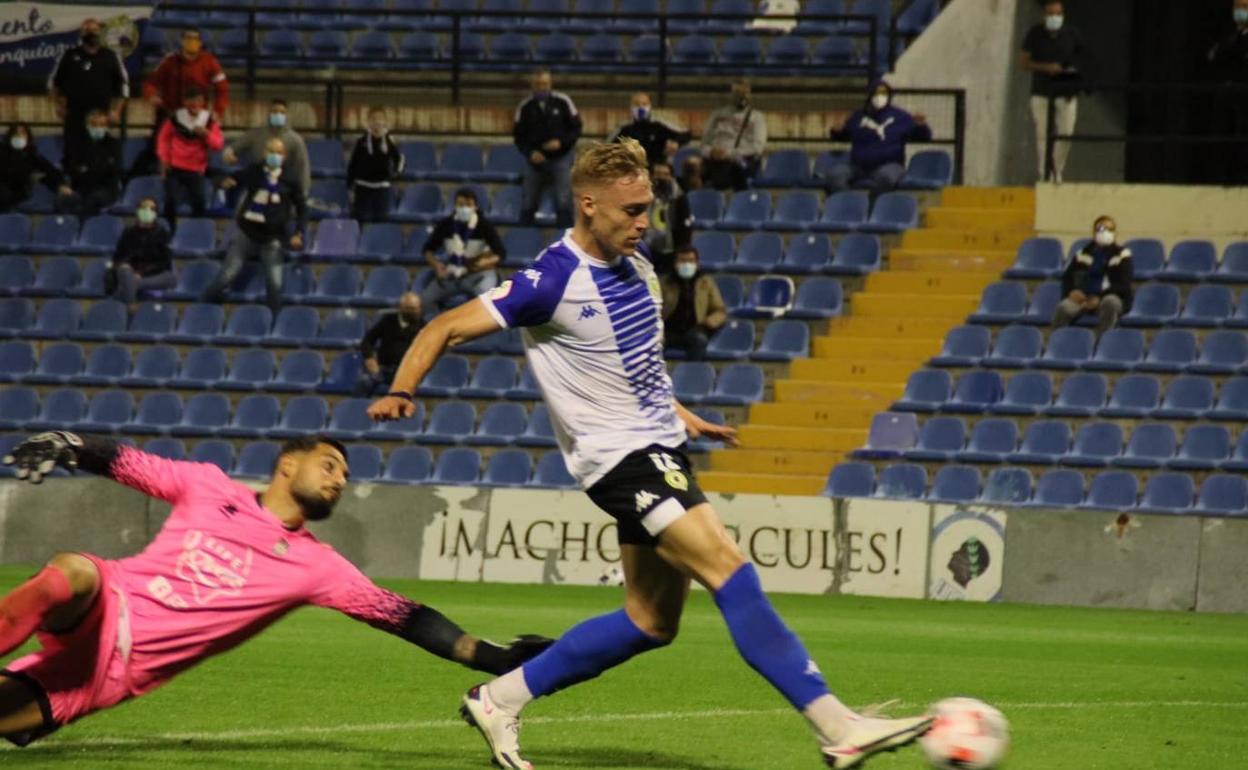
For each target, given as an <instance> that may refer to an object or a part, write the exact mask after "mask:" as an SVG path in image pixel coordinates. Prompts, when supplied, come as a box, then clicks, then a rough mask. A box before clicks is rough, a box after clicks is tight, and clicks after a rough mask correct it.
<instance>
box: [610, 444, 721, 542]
mask: <svg viewBox="0 0 1248 770" xmlns="http://www.w3.org/2000/svg"><path fill="white" fill-rule="evenodd" d="M586 494H588V495H589V499H590V500H593V501H594V505H596V506H598V507H599V508H601V509H602V510H604V511H606V512H607V513H609V514H610V515H611V517H612V518H613V519H615V520H616V522H617V523H618V524H619V534H620V545H654V544H656V543H658V542H659V538H658V535H659V533H660V532H662V531H663V530H664V529H666V528H667V525H669V524H671V523H672V522H673V521H675V520H676V519H678V518H680V516H681V515H683V514H684V512H685V511H687V510H689V509H690V508H692V507H694V506H695V505H700V504H702V503H705V502H706V495H704V494H702V490H701V489H700V488H699V487H698V482H697V479H695V478H694V476H693V468H692V467H691V466H690V465H689V458H688V457H686V456H685V453H684V452H682V451H681V450H679V449H671V448H669V447H665V446H659V445H658V444H651V445H650V446H648V447H646V448H645V449H638V450H637V451H635V452H630V453H629V454H628V455H627V456H625V458H624V459H623V460H621V461H620V463H619V464H618V465H616V466H615V467H614V468H612V469H611V470H610V471H608V472H607V475H605V476H603V477H602V478H601V479H599V480H598V482H597V483H596V484H594V485H593V486H592V487H590V488H589V489H587V490H586Z"/></svg>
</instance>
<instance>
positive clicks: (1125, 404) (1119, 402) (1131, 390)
mask: <svg viewBox="0 0 1248 770" xmlns="http://www.w3.org/2000/svg"><path fill="white" fill-rule="evenodd" d="M1160 400H1161V382H1160V381H1159V380H1158V379H1157V378H1156V377H1153V376H1151V375H1147V374H1131V375H1127V376H1126V377H1122V378H1120V379H1119V380H1118V382H1117V383H1116V384H1115V385H1114V392H1113V395H1111V396H1110V397H1109V403H1108V404H1107V405H1106V406H1105V407H1104V408H1103V409H1101V410H1100V414H1101V415H1102V416H1104V417H1145V416H1148V415H1150V414H1152V413H1153V412H1154V411H1155V410H1156V409H1157V406H1158V403H1159V402H1160Z"/></svg>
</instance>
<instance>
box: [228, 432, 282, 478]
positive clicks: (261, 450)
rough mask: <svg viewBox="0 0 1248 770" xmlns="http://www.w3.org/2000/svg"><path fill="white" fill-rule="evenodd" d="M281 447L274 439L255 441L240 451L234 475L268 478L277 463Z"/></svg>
mask: <svg viewBox="0 0 1248 770" xmlns="http://www.w3.org/2000/svg"><path fill="white" fill-rule="evenodd" d="M279 450H280V447H279V446H278V445H277V444H275V443H273V442H272V441H253V442H251V443H249V444H246V445H244V446H243V448H242V451H240V452H239V453H238V462H237V464H236V465H235V466H234V475H235V476H241V477H243V478H256V479H261V478H268V477H269V476H270V475H271V474H272V473H273V466H274V465H276V464H277V454H278V451H279Z"/></svg>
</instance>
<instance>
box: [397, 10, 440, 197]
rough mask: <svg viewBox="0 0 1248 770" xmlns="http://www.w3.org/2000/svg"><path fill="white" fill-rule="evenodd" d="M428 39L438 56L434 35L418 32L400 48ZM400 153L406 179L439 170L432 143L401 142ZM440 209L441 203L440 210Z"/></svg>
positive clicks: (414, 56) (410, 36)
mask: <svg viewBox="0 0 1248 770" xmlns="http://www.w3.org/2000/svg"><path fill="white" fill-rule="evenodd" d="M426 38H429V39H430V42H432V43H433V48H432V49H431V50H433V51H434V52H435V54H436V51H437V43H436V39H433V36H432V35H426V33H423V32H416V33H412V34H411V35H407V36H405V37H404V38H403V41H402V42H401V43H400V47H401V48H402V47H404V46H405V45H406V44H407V43H409V42H415V41H418V40H419V41H424V40H425V39H426ZM420 53H422V51H413V52H412V53H411V54H408V53H407V52H406V51H404V52H402V55H403V56H404V57H405V58H408V57H410V58H414V59H417V60H419V59H421V58H424V57H422V56H419V54H420ZM399 152H400V153H402V154H403V174H402V177H403V178H404V179H424V178H426V177H428V175H429V174H430V173H431V172H432V171H433V170H434V169H435V168H437V165H438V156H437V152H436V151H435V150H434V148H433V143H432V142H401V143H400V144H399ZM439 195H440V192H439ZM440 207H441V206H440V202H439V208H440Z"/></svg>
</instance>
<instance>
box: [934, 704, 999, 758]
mask: <svg viewBox="0 0 1248 770" xmlns="http://www.w3.org/2000/svg"><path fill="white" fill-rule="evenodd" d="M929 713H930V714H931V715H932V716H933V717H935V719H934V721H933V722H932V728H931V729H930V730H928V731H927V733H926V734H924V735H923V737H921V738H919V748H920V749H921V750H922V751H923V756H925V757H927V761H928V762H930V763H931V765H932V767H935V768H939V769H940V770H991V768H994V767H996V766H997V764H998V763H1000V762H1001V760H1002V758H1004V757H1005V751H1006V749H1007V748H1009V745H1010V723H1009V722H1007V721H1006V720H1005V716H1004V715H1002V713H1001V712H1000V711H997V710H996V709H995V708H993V707H992V706H989V705H988V704H987V703H984V702H983V701H978V700H975V699H974V698H946V699H945V700H942V701H940V702H939V703H937V704H935V705H933V706H932V708H931V710H930V711H929Z"/></svg>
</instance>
